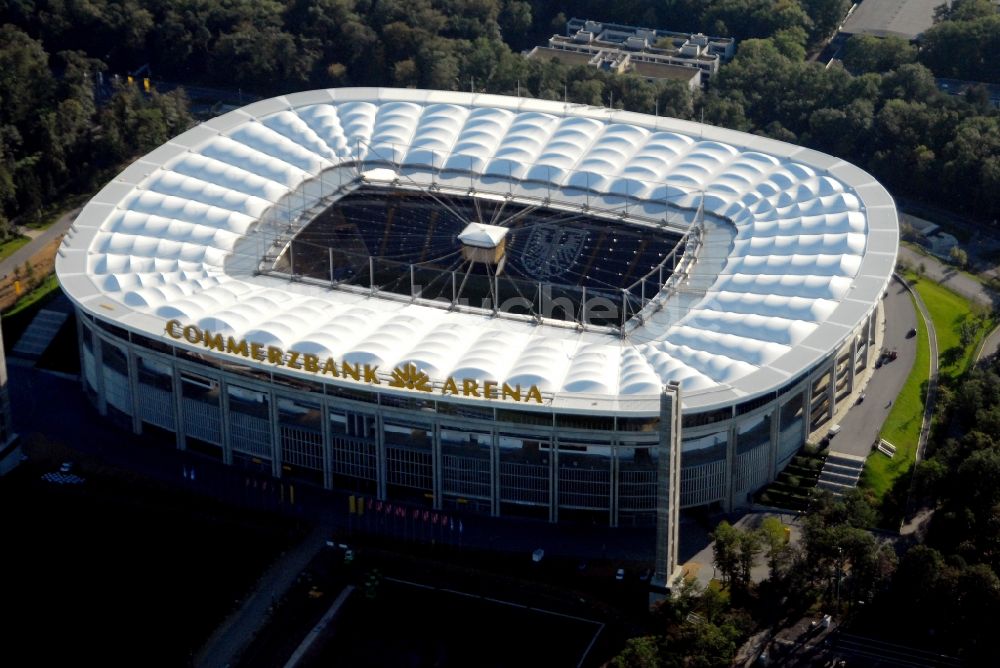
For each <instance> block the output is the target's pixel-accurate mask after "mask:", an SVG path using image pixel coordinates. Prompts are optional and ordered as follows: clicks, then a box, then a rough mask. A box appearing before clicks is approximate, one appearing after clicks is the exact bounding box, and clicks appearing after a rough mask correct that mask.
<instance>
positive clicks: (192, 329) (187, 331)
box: [184, 325, 201, 343]
mask: <svg viewBox="0 0 1000 668" xmlns="http://www.w3.org/2000/svg"><path fill="white" fill-rule="evenodd" d="M184 338H185V339H186V340H187V342H188V343H201V330H200V329H198V326H197V325H188V326H187V327H185V328H184Z"/></svg>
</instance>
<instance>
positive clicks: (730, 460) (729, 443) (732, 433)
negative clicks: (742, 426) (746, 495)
mask: <svg viewBox="0 0 1000 668" xmlns="http://www.w3.org/2000/svg"><path fill="white" fill-rule="evenodd" d="M725 485H726V495H725V496H724V497H723V498H722V509H723V510H725V511H726V512H727V513H728V512H732V510H733V492H734V491H735V487H736V425H735V424H731V425H730V426H729V430H728V433H727V435H726V482H725Z"/></svg>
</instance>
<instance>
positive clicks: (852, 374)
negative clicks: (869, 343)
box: [847, 336, 858, 392]
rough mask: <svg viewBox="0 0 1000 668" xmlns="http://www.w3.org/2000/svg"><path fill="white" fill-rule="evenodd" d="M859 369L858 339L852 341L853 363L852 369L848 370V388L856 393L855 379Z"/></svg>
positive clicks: (851, 362) (851, 363)
mask: <svg viewBox="0 0 1000 668" xmlns="http://www.w3.org/2000/svg"><path fill="white" fill-rule="evenodd" d="M857 368H858V337H856V336H855V337H854V338H853V339H851V361H850V367H849V369H848V374H850V375H849V376H848V378H847V387H848V388H849V389H850V391H851V392H854V377H855V376H856V375H857V373H858V372H857Z"/></svg>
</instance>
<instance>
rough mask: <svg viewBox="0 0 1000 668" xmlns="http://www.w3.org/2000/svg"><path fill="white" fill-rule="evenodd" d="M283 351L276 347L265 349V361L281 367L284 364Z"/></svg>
mask: <svg viewBox="0 0 1000 668" xmlns="http://www.w3.org/2000/svg"><path fill="white" fill-rule="evenodd" d="M284 359H285V351H283V350H282V349H281V348H278V347H276V346H268V347H267V361H268V362H270V363H271V364H277V365H278V366H281V365H282V364H283V363H284Z"/></svg>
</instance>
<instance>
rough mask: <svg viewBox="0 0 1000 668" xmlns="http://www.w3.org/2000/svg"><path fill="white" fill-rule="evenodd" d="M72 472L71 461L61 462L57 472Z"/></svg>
mask: <svg viewBox="0 0 1000 668" xmlns="http://www.w3.org/2000/svg"><path fill="white" fill-rule="evenodd" d="M72 472H73V462H63V463H62V465H60V466H59V473H72Z"/></svg>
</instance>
